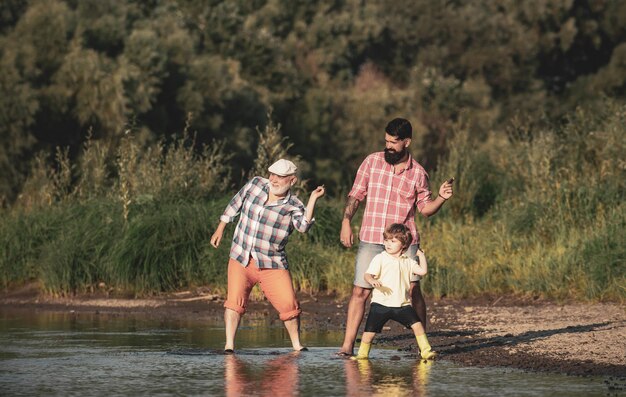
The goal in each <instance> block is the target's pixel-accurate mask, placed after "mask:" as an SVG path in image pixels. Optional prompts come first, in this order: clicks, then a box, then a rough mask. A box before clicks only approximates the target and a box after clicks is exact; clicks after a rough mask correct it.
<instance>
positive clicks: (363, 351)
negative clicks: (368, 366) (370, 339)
mask: <svg viewBox="0 0 626 397" xmlns="http://www.w3.org/2000/svg"><path fill="white" fill-rule="evenodd" d="M371 348H372V344H371V343H365V342H361V345H360V346H359V352H358V353H357V354H356V356H353V357H352V359H353V360H367V359H368V358H369V357H370V349H371Z"/></svg>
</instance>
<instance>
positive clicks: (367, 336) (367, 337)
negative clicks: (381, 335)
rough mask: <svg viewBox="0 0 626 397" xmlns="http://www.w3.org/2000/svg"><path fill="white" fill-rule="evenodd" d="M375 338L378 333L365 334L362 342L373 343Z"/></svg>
mask: <svg viewBox="0 0 626 397" xmlns="http://www.w3.org/2000/svg"><path fill="white" fill-rule="evenodd" d="M375 336H376V332H363V336H361V342H365V343H372V341H373V340H374V337H375Z"/></svg>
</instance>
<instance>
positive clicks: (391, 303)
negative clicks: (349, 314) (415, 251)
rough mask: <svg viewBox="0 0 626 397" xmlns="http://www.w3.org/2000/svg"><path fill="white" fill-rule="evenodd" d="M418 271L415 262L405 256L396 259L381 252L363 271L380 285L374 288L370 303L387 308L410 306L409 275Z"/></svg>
mask: <svg viewBox="0 0 626 397" xmlns="http://www.w3.org/2000/svg"><path fill="white" fill-rule="evenodd" d="M419 270H420V267H419V264H418V263H417V261H416V260H415V259H412V258H409V257H408V256H407V255H406V254H402V255H401V256H400V257H398V258H396V257H393V256H391V255H389V254H388V253H387V252H386V251H383V252H381V253H380V254H378V255H376V256H375V257H374V259H372V262H370V265H369V267H368V268H367V270H366V271H365V273H368V274H371V275H373V276H374V277H375V278H376V279H377V280H378V281H380V282H381V283H382V287H376V288H374V291H373V292H372V302H374V303H378V304H381V305H383V306H388V307H400V306H406V305H410V304H411V296H410V294H409V291H410V288H411V275H412V274H413V273H417V272H419Z"/></svg>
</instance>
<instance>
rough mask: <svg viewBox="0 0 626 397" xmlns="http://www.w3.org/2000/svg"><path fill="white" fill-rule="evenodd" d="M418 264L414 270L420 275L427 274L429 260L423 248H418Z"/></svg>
mask: <svg viewBox="0 0 626 397" xmlns="http://www.w3.org/2000/svg"><path fill="white" fill-rule="evenodd" d="M416 256H417V261H416V262H417V266H416V269H415V271H414V273H415V274H417V275H418V276H425V275H426V273H428V262H426V255H424V251H422V250H421V249H418V250H417V254H416Z"/></svg>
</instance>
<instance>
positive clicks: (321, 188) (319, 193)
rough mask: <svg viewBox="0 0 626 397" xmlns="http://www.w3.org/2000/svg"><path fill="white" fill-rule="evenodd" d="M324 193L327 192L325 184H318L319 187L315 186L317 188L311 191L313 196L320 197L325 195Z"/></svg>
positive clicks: (313, 197) (314, 197)
mask: <svg viewBox="0 0 626 397" xmlns="http://www.w3.org/2000/svg"><path fill="white" fill-rule="evenodd" d="M324 194H326V188H325V187H324V185H322V186H318V187H317V188H315V190H313V191H312V192H311V198H312V199H318V198H320V197H323V196H324Z"/></svg>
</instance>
